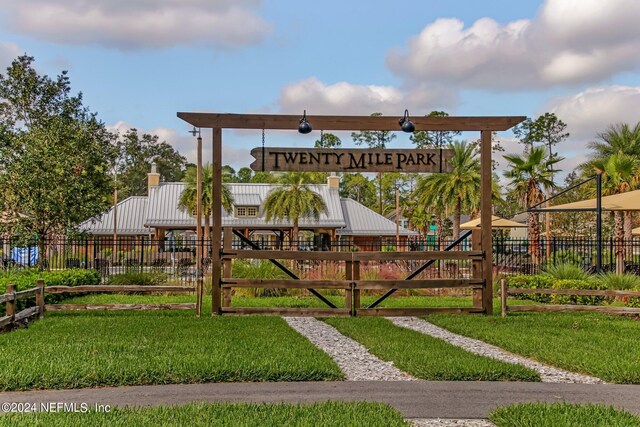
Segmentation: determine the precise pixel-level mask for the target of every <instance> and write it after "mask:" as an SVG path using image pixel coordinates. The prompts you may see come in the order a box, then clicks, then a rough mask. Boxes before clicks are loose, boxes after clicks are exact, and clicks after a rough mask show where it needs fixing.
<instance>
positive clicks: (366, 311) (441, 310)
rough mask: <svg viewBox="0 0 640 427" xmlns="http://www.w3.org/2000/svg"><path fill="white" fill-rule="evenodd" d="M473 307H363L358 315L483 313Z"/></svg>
mask: <svg viewBox="0 0 640 427" xmlns="http://www.w3.org/2000/svg"><path fill="white" fill-rule="evenodd" d="M481 312H482V310H480V309H477V308H473V307H431V308H408V307H407V308H361V309H360V310H358V313H357V315H358V316H427V315H429V314H461V313H481Z"/></svg>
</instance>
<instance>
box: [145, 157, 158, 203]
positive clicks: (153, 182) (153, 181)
mask: <svg viewBox="0 0 640 427" xmlns="http://www.w3.org/2000/svg"><path fill="white" fill-rule="evenodd" d="M158 185H160V174H159V173H158V171H157V169H156V164H155V162H154V163H151V172H149V173H148V174H147V195H149V194H151V187H157V186H158Z"/></svg>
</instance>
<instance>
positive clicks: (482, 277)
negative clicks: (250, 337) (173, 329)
mask: <svg viewBox="0 0 640 427" xmlns="http://www.w3.org/2000/svg"><path fill="white" fill-rule="evenodd" d="M177 115H178V117H179V118H181V119H182V120H184V121H186V122H187V123H189V124H190V125H193V126H194V127H196V128H210V129H212V135H213V136H212V159H211V160H212V165H213V189H212V191H213V200H212V206H214V207H215V208H214V209H213V211H212V215H211V217H212V221H213V236H212V242H211V243H212V248H213V249H214V250H213V251H212V256H211V274H212V315H218V314H223V313H225V312H228V313H233V314H247V313H256V312H264V310H263V311H259V310H251V309H247V310H244V311H243V310H241V309H239V308H238V309H234V310H231V309H229V310H225V307H224V305H226V303H227V302H228V301H230V294H229V295H228V296H226V295H225V298H224V300H225V301H223V300H222V289H223V288H224V289H225V290H226V289H229V291H230V286H231V285H237V286H236V287H243V286H247V287H259V286H256V285H257V284H258V285H259V284H262V285H264V286H267V287H268V286H271V287H287V286H281V285H283V283H276V284H273V283H271V284H269V283H258V281H252V282H251V283H241V281H240V280H235V281H233V282H231V285H230V284H229V282H224V283H223V260H228V261H229V262H228V264H227V265H225V266H224V270H225V271H224V277H226V278H228V277H230V270H231V268H230V265H231V264H230V259H231V258H233V257H236V258H243V257H244V258H262V259H272V260H273V259H274V258H278V259H286V258H288V259H310V258H311V257H312V258H313V259H327V260H331V259H335V260H343V261H345V262H346V263H347V276H348V277H347V280H346V281H333V282H336V283H328V282H329V281H316V282H318V283H306V282H312V281H302V280H298V281H297V282H296V283H295V286H291V287H296V288H301V287H302V288H304V287H307V288H310V290H313V289H311V288H313V287H314V286H315V287H325V288H326V287H329V288H339V289H345V290H346V292H347V293H348V295H349V298H352V299H350V300H349V299H348V300H347V307H348V308H349V309H350V313H351V314H352V315H355V311H354V309H353V307H352V306H351V305H352V304H354V303H355V304H356V305H359V289H356V287H358V286H361V289H391V290H395V289H397V288H400V287H404V288H410V287H412V286H408V285H415V286H413V287H424V288H434V287H456V286H457V287H460V286H464V285H467V286H469V285H473V284H475V285H478V283H480V282H481V283H482V287H481V290H482V291H481V293H478V294H477V298H476V294H475V293H474V305H475V301H476V300H477V302H478V306H476V307H475V309H474V310H464V309H455V311H456V312H482V313H486V314H491V313H492V310H493V303H492V294H493V272H492V269H493V256H492V240H491V227H490V226H482V227H481V231H480V233H479V235H478V238H477V239H474V242H473V249H477V250H473V251H467V252H468V253H466V254H464V256H463V254H462V253H461V252H456V253H452V252H449V253H444V252H438V251H431V252H417V253H415V254H414V255H415V256H414V259H431V260H434V259H464V258H465V257H466V259H472V260H473V270H474V278H475V279H476V280H475V281H469V280H464V279H458V280H457V281H453V280H443V279H432V280H413V281H411V283H399V282H398V281H387V282H389V283H365V282H364V281H359V274H358V273H357V271H356V272H354V270H353V269H354V265H359V264H358V263H359V261H360V258H362V259H363V260H364V259H365V258H369V257H370V255H369V256H364V255H363V254H356V255H354V254H341V253H333V254H331V253H328V254H323V253H314V254H311V253H304V252H299V253H294V252H296V251H287V252H288V253H287V254H283V253H280V254H277V255H276V254H274V253H273V252H274V251H253V254H246V253H244V252H250V251H236V252H233V253H231V252H230V251H231V246H230V242H227V240H228V239H227V238H226V237H229V238H230V237H231V233H230V232H225V248H224V249H222V233H223V230H222V130H223V129H255V130H262V129H264V130H272V129H274V130H292V131H297V130H298V126H299V124H300V119H301V116H298V115H272V114H224V113H195V112H179V113H177ZM306 118H307V120H308V121H309V123H311V124H312V125H313V127H314V128H315V129H323V130H325V131H361V130H371V131H400V130H401V128H400V125H399V124H398V123H399V119H401V118H402V117H401V116H397V117H394V116H324V115H307V116H306ZM525 118H526V117H523V116H503V117H452V116H446V117H426V116H423V117H411V121H412V122H413V124H414V125H415V130H416V131H479V132H480V139H481V144H480V156H481V217H480V218H481V223H482V224H487V225H489V224H491V215H492V204H491V174H492V170H491V138H492V132H494V131H504V130H508V129H510V128H512V127H513V126H515V125H517V124H518V123H520V122H522V121H523V120H525ZM197 167H198V177H199V179H198V181H199V182H198V190H199V193H198V194H201V191H202V189H201V188H202V187H201V186H202V182H201V181H202V180H201V177H202V174H201V171H202V140H201V139H200V138H199V139H198V164H197ZM196 217H197V218H196V221H197V224H198V226H197V228H196V229H197V232H198V233H197V234H198V240H199V241H202V227H201V224H202V222H201V221H202V220H201V218H202V206H201V197H198V208H197V210H196ZM241 252H242V253H241ZM267 252H269V253H267ZM347 255H349V256H350V257H351V258H349V259H347V258H346V256H347ZM380 255H381V254H380ZM384 255H385V256H384V258H385V259H393V257H396V259H408V257H409V255H411V254H408V253H400V252H397V253H394V252H387V253H385V254H384ZM196 256H197V262H198V267H197V269H198V272H201V271H202V270H201V262H202V248H200V250H199V251H198V252H197V254H196ZM363 256H364V257H363ZM419 256H421V257H423V258H419ZM371 259H375V258H371ZM356 270H357V269H356ZM416 274H417V273H416ZM199 276H200V275H199ZM411 277H412V276H410V278H411ZM408 279H409V278H408ZM408 279H407V280H408ZM436 280H439V282H440V283H439V284H438V283H430V282H436ZM199 282H200V284H199V290H198V304H197V306H198V315H199V314H200V307H201V302H202V289H203V286H202V280H201V279H200V280H199ZM263 282H264V281H263ZM303 282H304V283H303ZM319 282H322V283H319ZM337 282H340V283H337ZM370 282H371V281H370ZM376 282H382V281H376ZM444 282H447V283H444ZM454 282H455V283H454ZM440 285H442V286H440ZM356 295H357V298H356ZM333 308H335V306H334V307H333ZM304 310H305V309H297V311H296V312H295V314H302V315H331V314H330V313H329V312H324V311H320V310H322V309H312V311H308V312H303V311H304ZM306 310H309V309H306ZM324 310H327V309H324ZM368 310H370V311H369V312H367V311H366V310H361V311H360V312H362V313H363V315H379V314H385V312H384V311H383V310H394V309H374V308H369V309H368ZM420 310H421V311H417V309H409V311H407V310H405V311H404V312H403V313H412V314H426V313H428V312H433V311H434V310H436V309H420ZM396 311H397V309H396ZM440 311H445V310H440ZM449 311H451V310H449ZM334 312H339V314H342V315H344V312H343V311H340V310H334ZM269 313H270V314H283V313H293V312H292V310H290V309H289V310H285V309H280V310H274V311H270V312H269ZM367 313H368V314H367ZM389 313H391V312H389V311H387V312H386V315H393V314H389ZM394 313H395V312H394ZM347 314H349V313H347Z"/></svg>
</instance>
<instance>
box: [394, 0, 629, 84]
mask: <svg viewBox="0 0 640 427" xmlns="http://www.w3.org/2000/svg"><path fill="white" fill-rule="evenodd" d="M638 16H640V2H638V1H637V0H607V1H602V0H546V1H545V3H544V5H543V6H542V8H541V10H540V13H539V14H538V15H537V16H536V17H535V18H533V19H532V20H518V21H512V22H509V23H506V24H499V23H498V22H496V21H494V20H493V19H490V18H482V19H479V20H477V21H476V22H475V23H473V25H471V26H470V27H468V28H465V27H464V24H463V23H462V21H460V20H457V19H439V20H437V21H435V22H434V23H431V24H429V25H427V26H426V27H425V28H424V29H423V30H422V31H421V33H420V34H419V35H417V36H415V37H414V38H412V39H411V40H409V42H408V46H407V48H406V49H405V50H404V51H402V50H398V49H395V50H392V51H390V52H389V53H388V55H387V64H388V66H389V68H390V69H391V70H392V71H394V72H395V73H397V74H399V75H401V76H403V77H404V78H405V79H406V80H407V81H409V82H430V83H432V84H435V83H440V84H448V85H458V86H466V87H476V88H491V89H531V88H540V87H549V86H553V85H558V84H579V83H588V82H596V81H602V80H603V79H607V78H610V77H612V76H613V75H615V74H616V73H619V72H622V71H628V70H637V69H640V26H638V25H637V23H636V21H637V17H638Z"/></svg>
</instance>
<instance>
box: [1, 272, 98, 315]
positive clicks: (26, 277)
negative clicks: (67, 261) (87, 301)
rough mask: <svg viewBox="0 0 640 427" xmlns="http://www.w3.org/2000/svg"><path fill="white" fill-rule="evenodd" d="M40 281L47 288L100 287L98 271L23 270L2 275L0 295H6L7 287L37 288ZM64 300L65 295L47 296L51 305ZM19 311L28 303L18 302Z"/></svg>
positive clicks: (2, 313)
mask: <svg viewBox="0 0 640 427" xmlns="http://www.w3.org/2000/svg"><path fill="white" fill-rule="evenodd" d="M38 279H42V280H44V284H45V286H82V285H99V284H100V275H99V274H98V272H97V271H96V270H81V269H73V270H55V271H38V270H37V269H36V268H29V269H23V270H13V271H10V272H5V273H0V294H4V293H5V292H6V289H7V285H9V284H13V285H16V290H18V291H23V290H25V289H31V288H34V287H35V286H36V281H37V280H38ZM62 298H63V294H47V295H45V302H47V303H49V304H51V303H54V302H58V301H60V300H61V299H62ZM17 305H18V307H17V308H18V310H21V309H23V308H25V307H26V306H27V301H26V300H22V301H18V304H17ZM4 309H5V306H4V304H1V305H0V316H3V315H4Z"/></svg>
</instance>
